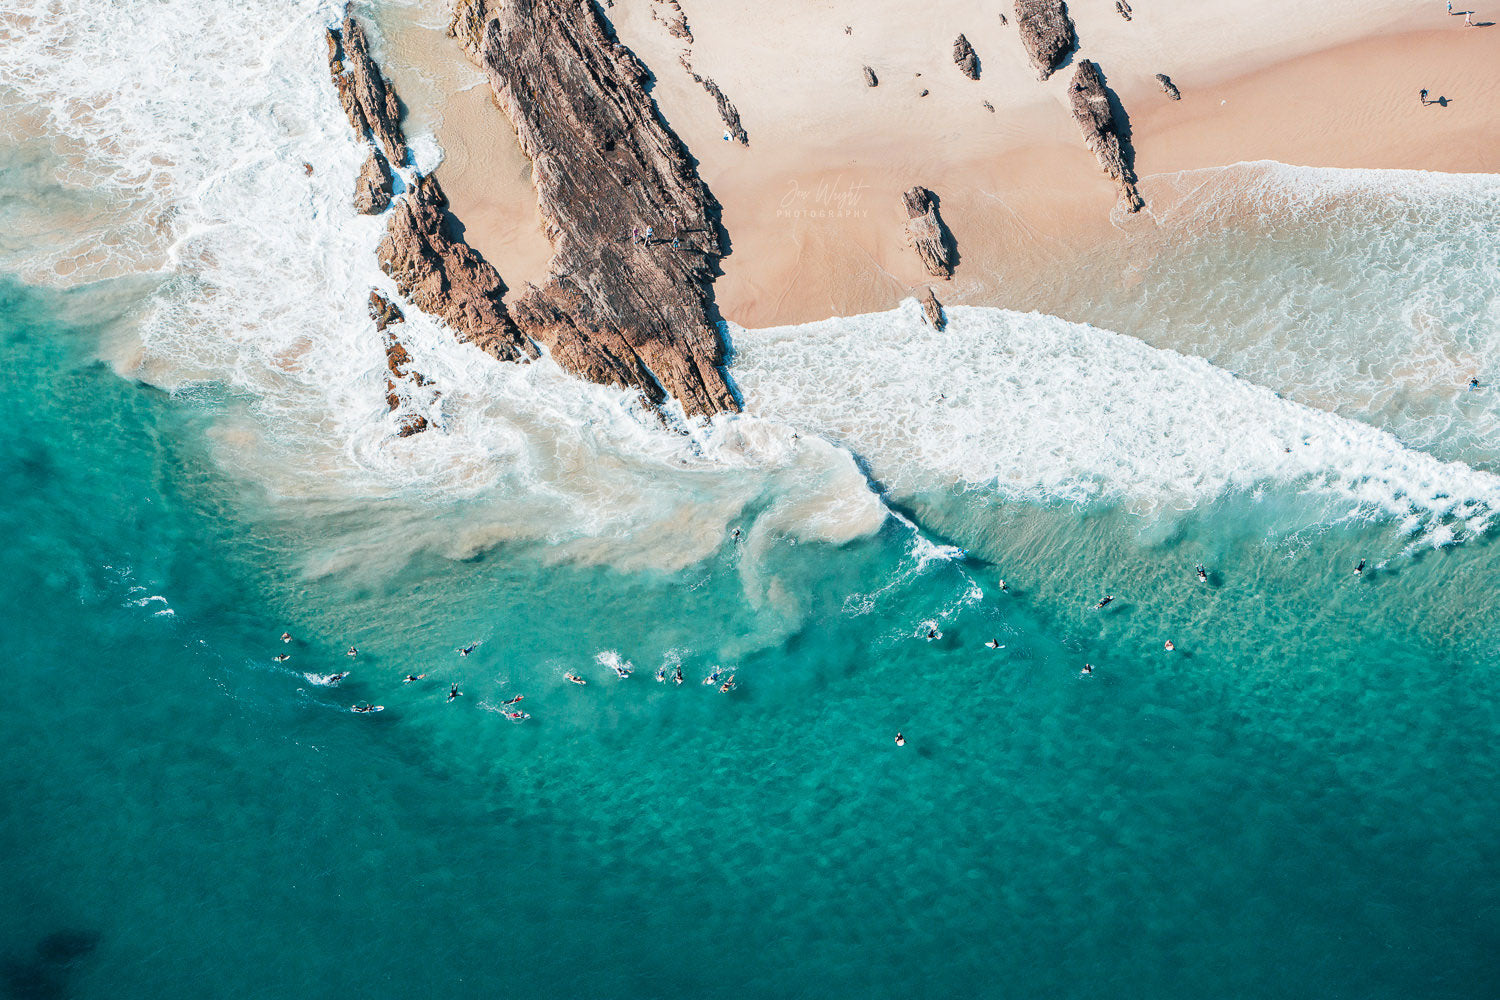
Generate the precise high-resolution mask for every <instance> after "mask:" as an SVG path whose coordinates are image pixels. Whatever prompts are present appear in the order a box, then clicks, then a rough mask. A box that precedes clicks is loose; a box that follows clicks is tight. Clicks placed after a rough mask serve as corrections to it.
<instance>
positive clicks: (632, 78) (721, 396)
mask: <svg viewBox="0 0 1500 1000" xmlns="http://www.w3.org/2000/svg"><path fill="white" fill-rule="evenodd" d="M449 30H450V31H451V32H453V33H454V34H455V35H456V36H457V37H459V40H460V43H461V44H463V46H464V48H465V49H466V50H468V51H470V52H471V53H475V52H477V53H478V57H479V58H478V61H479V64H480V66H481V68H482V69H483V70H484V71H485V73H486V75H487V76H488V77H489V79H490V83H491V85H492V86H493V88H494V90H495V96H496V100H497V102H498V103H499V105H500V107H501V109H502V110H503V111H504V112H505V113H506V115H507V116H509V118H510V120H511V123H512V124H513V125H514V126H515V129H516V135H517V138H518V139H519V140H520V144H521V148H522V150H523V151H524V152H525V153H526V155H527V156H528V157H529V158H530V159H531V163H532V180H533V182H534V183H535V185H536V188H537V201H538V207H539V209H540V212H541V215H542V218H543V220H544V221H545V225H546V231H547V235H548V236H549V238H550V239H551V240H552V246H553V251H554V256H553V259H552V263H551V272H552V274H551V277H550V278H549V279H548V280H547V282H546V284H545V285H543V286H542V287H540V288H538V287H535V286H528V287H527V288H526V290H525V291H524V292H523V293H522V294H521V296H520V297H519V298H518V299H517V300H516V301H515V302H514V304H513V309H512V312H513V314H514V316H515V319H516V322H517V324H518V325H519V327H520V329H521V330H522V331H524V333H525V334H527V335H528V336H530V337H532V338H534V339H535V340H537V341H539V342H541V343H543V344H545V345H547V347H548V348H549V349H550V350H551V353H552V357H553V358H554V359H556V360H557V361H558V363H559V364H561V365H562V366H563V367H564V368H567V369H568V370H569V371H572V372H574V373H576V374H578V375H581V376H583V377H584V378H587V379H590V380H592V381H596V382H602V383H607V384H615V385H621V386H626V387H631V388H635V389H639V390H640V391H641V392H643V393H644V394H645V395H646V397H647V398H648V399H650V400H652V401H654V402H660V401H662V400H663V398H664V396H665V395H666V394H667V393H670V394H671V395H672V396H674V397H675V398H676V399H677V400H678V401H680V402H681V403H682V406H683V408H684V410H686V412H687V413H688V414H690V415H693V416H705V415H710V414H714V413H719V412H723V411H729V410H737V409H739V406H738V404H737V402H736V401H735V397H734V394H733V393H732V392H731V390H730V388H729V384H728V382H727V380H726V377H725V375H724V372H723V370H722V365H723V362H724V345H723V342H722V341H721V339H720V337H719V334H718V331H717V329H716V328H715V326H714V324H713V322H712V320H711V318H710V312H709V310H710V306H711V299H710V288H711V282H712V280H713V272H714V268H715V266H716V264H717V262H718V259H719V257H720V256H721V255H722V248H721V246H720V243H719V230H718V225H717V220H718V212H719V209H718V204H717V203H716V202H715V201H714V200H713V198H712V196H711V195H710V194H709V193H708V191H707V189H706V188H705V187H704V186H703V183H702V181H701V180H700V179H699V178H698V175H697V173H696V171H695V170H694V169H693V165H692V162H691V160H690V158H689V157H688V155H687V151H686V150H685V149H684V148H683V146H682V143H681V142H680V141H679V140H678V138H677V137H676V135H674V134H673V133H672V132H671V131H669V130H668V129H667V127H666V126H665V124H664V123H663V122H662V121H661V119H660V118H659V117H658V115H657V113H656V109H655V106H654V105H653V104H652V102H651V99H650V97H649V96H648V95H647V93H646V89H645V87H646V84H647V82H648V81H649V79H650V74H649V72H648V71H647V69H646V67H645V66H644V65H642V64H641V62H640V60H639V59H637V58H636V57H635V55H634V54H633V53H631V52H630V50H628V49H626V48H625V47H624V46H623V45H621V44H620V43H619V41H618V40H617V39H615V37H614V36H613V34H612V33H611V32H610V31H609V29H608V28H607V27H606V26H605V24H604V23H603V21H602V20H601V19H600V16H599V13H598V11H597V9H596V8H595V6H594V5H593V4H592V3H579V2H577V0H506V2H505V3H504V4H503V5H501V4H487V3H486V2H485V0H457V3H456V4H455V10H454V17H453V20H452V22H451V24H450V28H449Z"/></svg>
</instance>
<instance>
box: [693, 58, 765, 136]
mask: <svg viewBox="0 0 1500 1000" xmlns="http://www.w3.org/2000/svg"><path fill="white" fill-rule="evenodd" d="M688 72H689V73H692V77H693V79H694V80H695V81H697V83H698V86H700V87H702V88H703V89H704V90H706V91H708V95H709V96H710V97H712V98H713V99H714V103H715V104H716V105H718V107H719V117H720V118H722V119H724V127H725V128H726V129H728V130H729V134H730V135H731V136H732V137H733V138H734V141H735V142H737V143H739V144H740V145H741V146H748V145H750V134H749V133H748V132H746V131H745V126H744V124H743V123H742V122H741V121H740V112H739V109H738V108H736V107H735V106H734V105H733V104H731V103H730V101H729V98H728V97H725V96H724V91H722V90H720V89H719V85H718V84H717V83H714V81H713V78H712V77H706V76H699V75H698V74H697V73H693V71H692V70H688Z"/></svg>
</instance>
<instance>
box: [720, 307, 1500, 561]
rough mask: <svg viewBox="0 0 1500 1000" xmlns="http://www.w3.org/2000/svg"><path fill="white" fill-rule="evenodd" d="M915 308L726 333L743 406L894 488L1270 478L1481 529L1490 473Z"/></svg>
mask: <svg viewBox="0 0 1500 1000" xmlns="http://www.w3.org/2000/svg"><path fill="white" fill-rule="evenodd" d="M949 317H950V321H949V324H948V327H947V329H946V330H944V331H942V332H938V331H935V330H933V329H932V328H931V327H929V326H927V325H926V324H924V323H923V322H922V319H921V310H920V308H919V307H918V306H917V304H916V302H914V301H912V300H907V301H906V302H904V303H903V304H902V306H901V307H900V308H899V309H897V310H894V311H892V312H888V313H880V314H872V315H869V316H861V317H856V318H853V319H836V320H829V321H825V322H822V323H812V324H807V325H804V326H798V327H785V328H779V329H770V330H759V331H744V330H734V331H732V333H733V339H734V348H735V362H734V367H733V371H734V373H735V375H736V376H737V378H738V380H739V383H740V385H741V386H742V388H743V389H744V392H745V395H746V397H747V399H749V400H750V401H751V409H752V410H753V411H754V412H756V413H761V414H765V415H773V416H775V417H777V418H779V419H782V420H785V421H787V422H789V423H793V424H796V425H798V426H801V427H804V428H806V429H807V430H809V431H812V432H815V433H817V434H819V435H822V436H824V437H826V438H828V439H829V440H831V441H834V442H837V443H839V444H841V445H844V446H847V447H848V448H850V449H851V450H852V451H854V452H855V453H856V454H858V455H859V456H860V457H861V458H862V459H863V460H864V461H865V462H867V463H868V465H869V467H870V469H871V471H872V473H873V474H874V476H875V477H876V478H877V479H879V480H880V481H881V482H882V483H884V484H885V485H886V486H887V487H888V488H889V489H890V490H892V491H894V492H895V493H897V494H905V495H916V494H920V493H922V492H924V491H932V490H942V489H947V488H950V487H951V486H952V485H953V484H963V485H966V486H970V487H986V488H992V489H994V490H996V491H998V492H999V494H1001V495H1002V496H1005V497H1007V498H1013V499H1025V500H1036V501H1044V502H1055V501H1071V502H1086V501H1092V500H1101V499H1102V500H1111V501H1125V502H1127V503H1131V504H1133V505H1136V506H1137V507H1139V508H1140V509H1143V510H1156V509H1160V508H1162V507H1163V505H1176V506H1186V505H1193V504H1196V503H1200V502H1202V501H1204V500H1208V499H1211V498H1213V497H1216V496H1218V495H1220V494H1222V493H1224V492H1225V491H1227V490H1233V489H1240V490H1253V489H1257V488H1260V487H1263V486H1265V485H1268V484H1273V483H1274V484H1281V485H1284V486H1287V487H1294V488H1296V489H1299V490H1302V491H1306V492H1312V493H1316V494H1320V495H1325V496H1327V497H1329V498H1331V499H1332V500H1334V501H1336V503H1335V507H1336V508H1337V509H1342V510H1343V511H1344V513H1346V514H1349V515H1356V516H1357V515H1362V514H1372V513H1375V512H1380V513H1382V514H1384V515H1387V516H1395V517H1397V518H1399V519H1402V520H1403V521H1404V524H1405V527H1406V528H1407V530H1409V531H1411V532H1416V531H1418V530H1423V531H1425V532H1426V537H1429V538H1430V539H1431V540H1433V541H1435V542H1442V541H1446V540H1448V539H1450V538H1453V537H1462V536H1464V535H1466V534H1469V533H1477V532H1481V531H1483V530H1485V529H1486V528H1487V527H1488V525H1489V523H1490V520H1491V518H1492V517H1493V514H1494V511H1495V510H1496V509H1500V477H1496V476H1493V475H1490V474H1488V473H1484V472H1478V471H1475V470H1474V469H1471V468H1469V467H1468V466H1465V465H1463V464H1462V463H1444V462H1440V461H1438V460H1436V459H1434V458H1432V457H1431V456H1430V455H1427V454H1425V453H1423V452H1420V451H1415V450H1412V449H1409V448H1406V447H1404V446H1403V445H1402V444H1401V443H1400V442H1399V441H1398V440H1396V439H1395V438H1394V437H1392V436H1391V435H1390V434H1388V433H1385V432H1382V431H1380V430H1377V429H1375V428H1372V427H1369V426H1367V425H1365V424H1362V423H1359V422H1357V421H1353V420H1348V419H1344V418H1340V417H1337V416H1334V415H1331V414H1328V413H1325V412H1322V411H1319V410H1315V409H1312V408H1311V407H1307V406H1303V405H1300V404H1297V403H1293V402H1290V401H1287V400H1284V399H1281V398H1279V397H1278V396H1277V395H1276V394H1275V393H1273V392H1271V391H1269V390H1266V389H1263V388H1260V387H1258V386H1255V385H1252V384H1250V383H1248V382H1245V381H1244V380H1241V379H1238V378H1235V377H1234V376H1233V375H1230V374H1229V373H1227V372H1225V371H1223V370H1221V369H1218V368H1215V367H1214V366H1213V365H1210V364H1209V363H1208V362H1206V361H1203V360H1202V359H1200V358H1193V357H1187V356H1185V355H1182V354H1178V353H1176V352H1175V351H1166V350H1159V349H1156V348H1152V347H1150V346H1148V345H1147V344H1145V343H1142V342H1141V341H1138V340H1135V339H1134V338H1131V337H1125V336H1122V335H1120V334H1116V333H1111V332H1109V331H1105V330H1099V329H1096V328H1094V327H1090V326H1085V325H1082V324H1076V323H1068V322H1066V321H1064V320H1060V319H1057V318H1055V317H1051V316H1043V315H1039V314H1036V313H1032V314H1021V313H1015V312H1009V311H1006V310H1000V309H980V308H955V309H952V310H949Z"/></svg>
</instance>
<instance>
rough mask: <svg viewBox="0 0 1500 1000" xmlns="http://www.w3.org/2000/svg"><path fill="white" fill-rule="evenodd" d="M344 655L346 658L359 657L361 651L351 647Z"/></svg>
mask: <svg viewBox="0 0 1500 1000" xmlns="http://www.w3.org/2000/svg"><path fill="white" fill-rule="evenodd" d="M344 655H345V656H358V655H359V650H357V649H355V648H354V647H353V646H350V647H349V648H348V649H347V650H346V651H345V652H344Z"/></svg>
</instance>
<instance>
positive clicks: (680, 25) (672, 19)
mask: <svg viewBox="0 0 1500 1000" xmlns="http://www.w3.org/2000/svg"><path fill="white" fill-rule="evenodd" d="M656 2H657V3H658V4H660V5H661V6H663V7H666V8H667V16H666V17H662V16H661V15H660V14H659V13H657V11H656V8H655V7H653V8H651V17H652V18H653V19H654V20H657V21H660V22H661V23H662V24H665V25H666V26H667V33H668V34H670V35H671V36H672V37H673V38H681V39H682V40H683V41H685V42H687V43H688V44H689V45H691V44H693V32H692V29H690V28H689V27H688V23H687V15H686V14H684V13H683V12H682V5H681V4H679V3H678V2H677V0H656Z"/></svg>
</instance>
